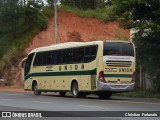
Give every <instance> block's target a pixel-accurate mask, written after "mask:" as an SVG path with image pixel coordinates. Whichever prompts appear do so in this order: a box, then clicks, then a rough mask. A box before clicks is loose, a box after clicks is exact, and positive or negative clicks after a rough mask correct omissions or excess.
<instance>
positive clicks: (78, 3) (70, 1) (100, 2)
mask: <svg viewBox="0 0 160 120" xmlns="http://www.w3.org/2000/svg"><path fill="white" fill-rule="evenodd" d="M61 3H62V4H64V5H68V6H72V7H77V8H80V9H96V8H98V7H105V4H106V2H105V0H61Z"/></svg>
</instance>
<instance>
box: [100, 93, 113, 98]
mask: <svg viewBox="0 0 160 120" xmlns="http://www.w3.org/2000/svg"><path fill="white" fill-rule="evenodd" d="M111 96H112V93H111V92H100V93H99V94H98V97H99V99H109V98H110V97H111Z"/></svg>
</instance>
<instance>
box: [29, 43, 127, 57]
mask: <svg viewBox="0 0 160 120" xmlns="http://www.w3.org/2000/svg"><path fill="white" fill-rule="evenodd" d="M103 42H104V41H92V42H66V43H60V44H53V45H50V46H45V47H39V48H35V49H33V50H32V51H31V52H30V53H29V54H31V53H34V52H42V51H49V50H58V49H62V48H63V49H64V48H72V47H80V46H88V45H98V44H102V43H103ZM105 42H128V41H122V40H106V41H105Z"/></svg>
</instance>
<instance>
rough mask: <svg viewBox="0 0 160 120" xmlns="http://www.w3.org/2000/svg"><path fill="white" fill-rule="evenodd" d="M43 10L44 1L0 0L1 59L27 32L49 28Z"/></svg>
mask: <svg viewBox="0 0 160 120" xmlns="http://www.w3.org/2000/svg"><path fill="white" fill-rule="evenodd" d="M43 8H44V5H43V0H0V59H1V58H2V57H3V55H4V54H5V52H6V51H7V50H8V49H9V47H11V44H14V42H15V41H16V39H17V38H19V37H21V36H22V35H23V34H25V33H26V31H29V30H30V29H32V28H33V27H37V28H38V29H45V28H47V18H46V17H44V15H43V13H42V12H43Z"/></svg>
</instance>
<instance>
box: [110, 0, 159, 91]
mask: <svg viewBox="0 0 160 120" xmlns="http://www.w3.org/2000/svg"><path fill="white" fill-rule="evenodd" d="M112 3H113V4H114V5H115V12H116V14H117V20H119V21H120V23H121V26H122V27H124V28H127V29H130V28H134V29H135V30H136V31H137V32H136V33H135V34H134V36H133V41H134V43H135V45H136V51H137V62H138V64H141V65H142V66H143V69H144V70H145V71H146V72H147V73H148V74H149V75H150V76H152V78H153V79H152V81H153V85H154V88H155V90H156V91H160V64H159V63H160V53H159V51H160V1H159V0H113V1H112Z"/></svg>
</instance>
